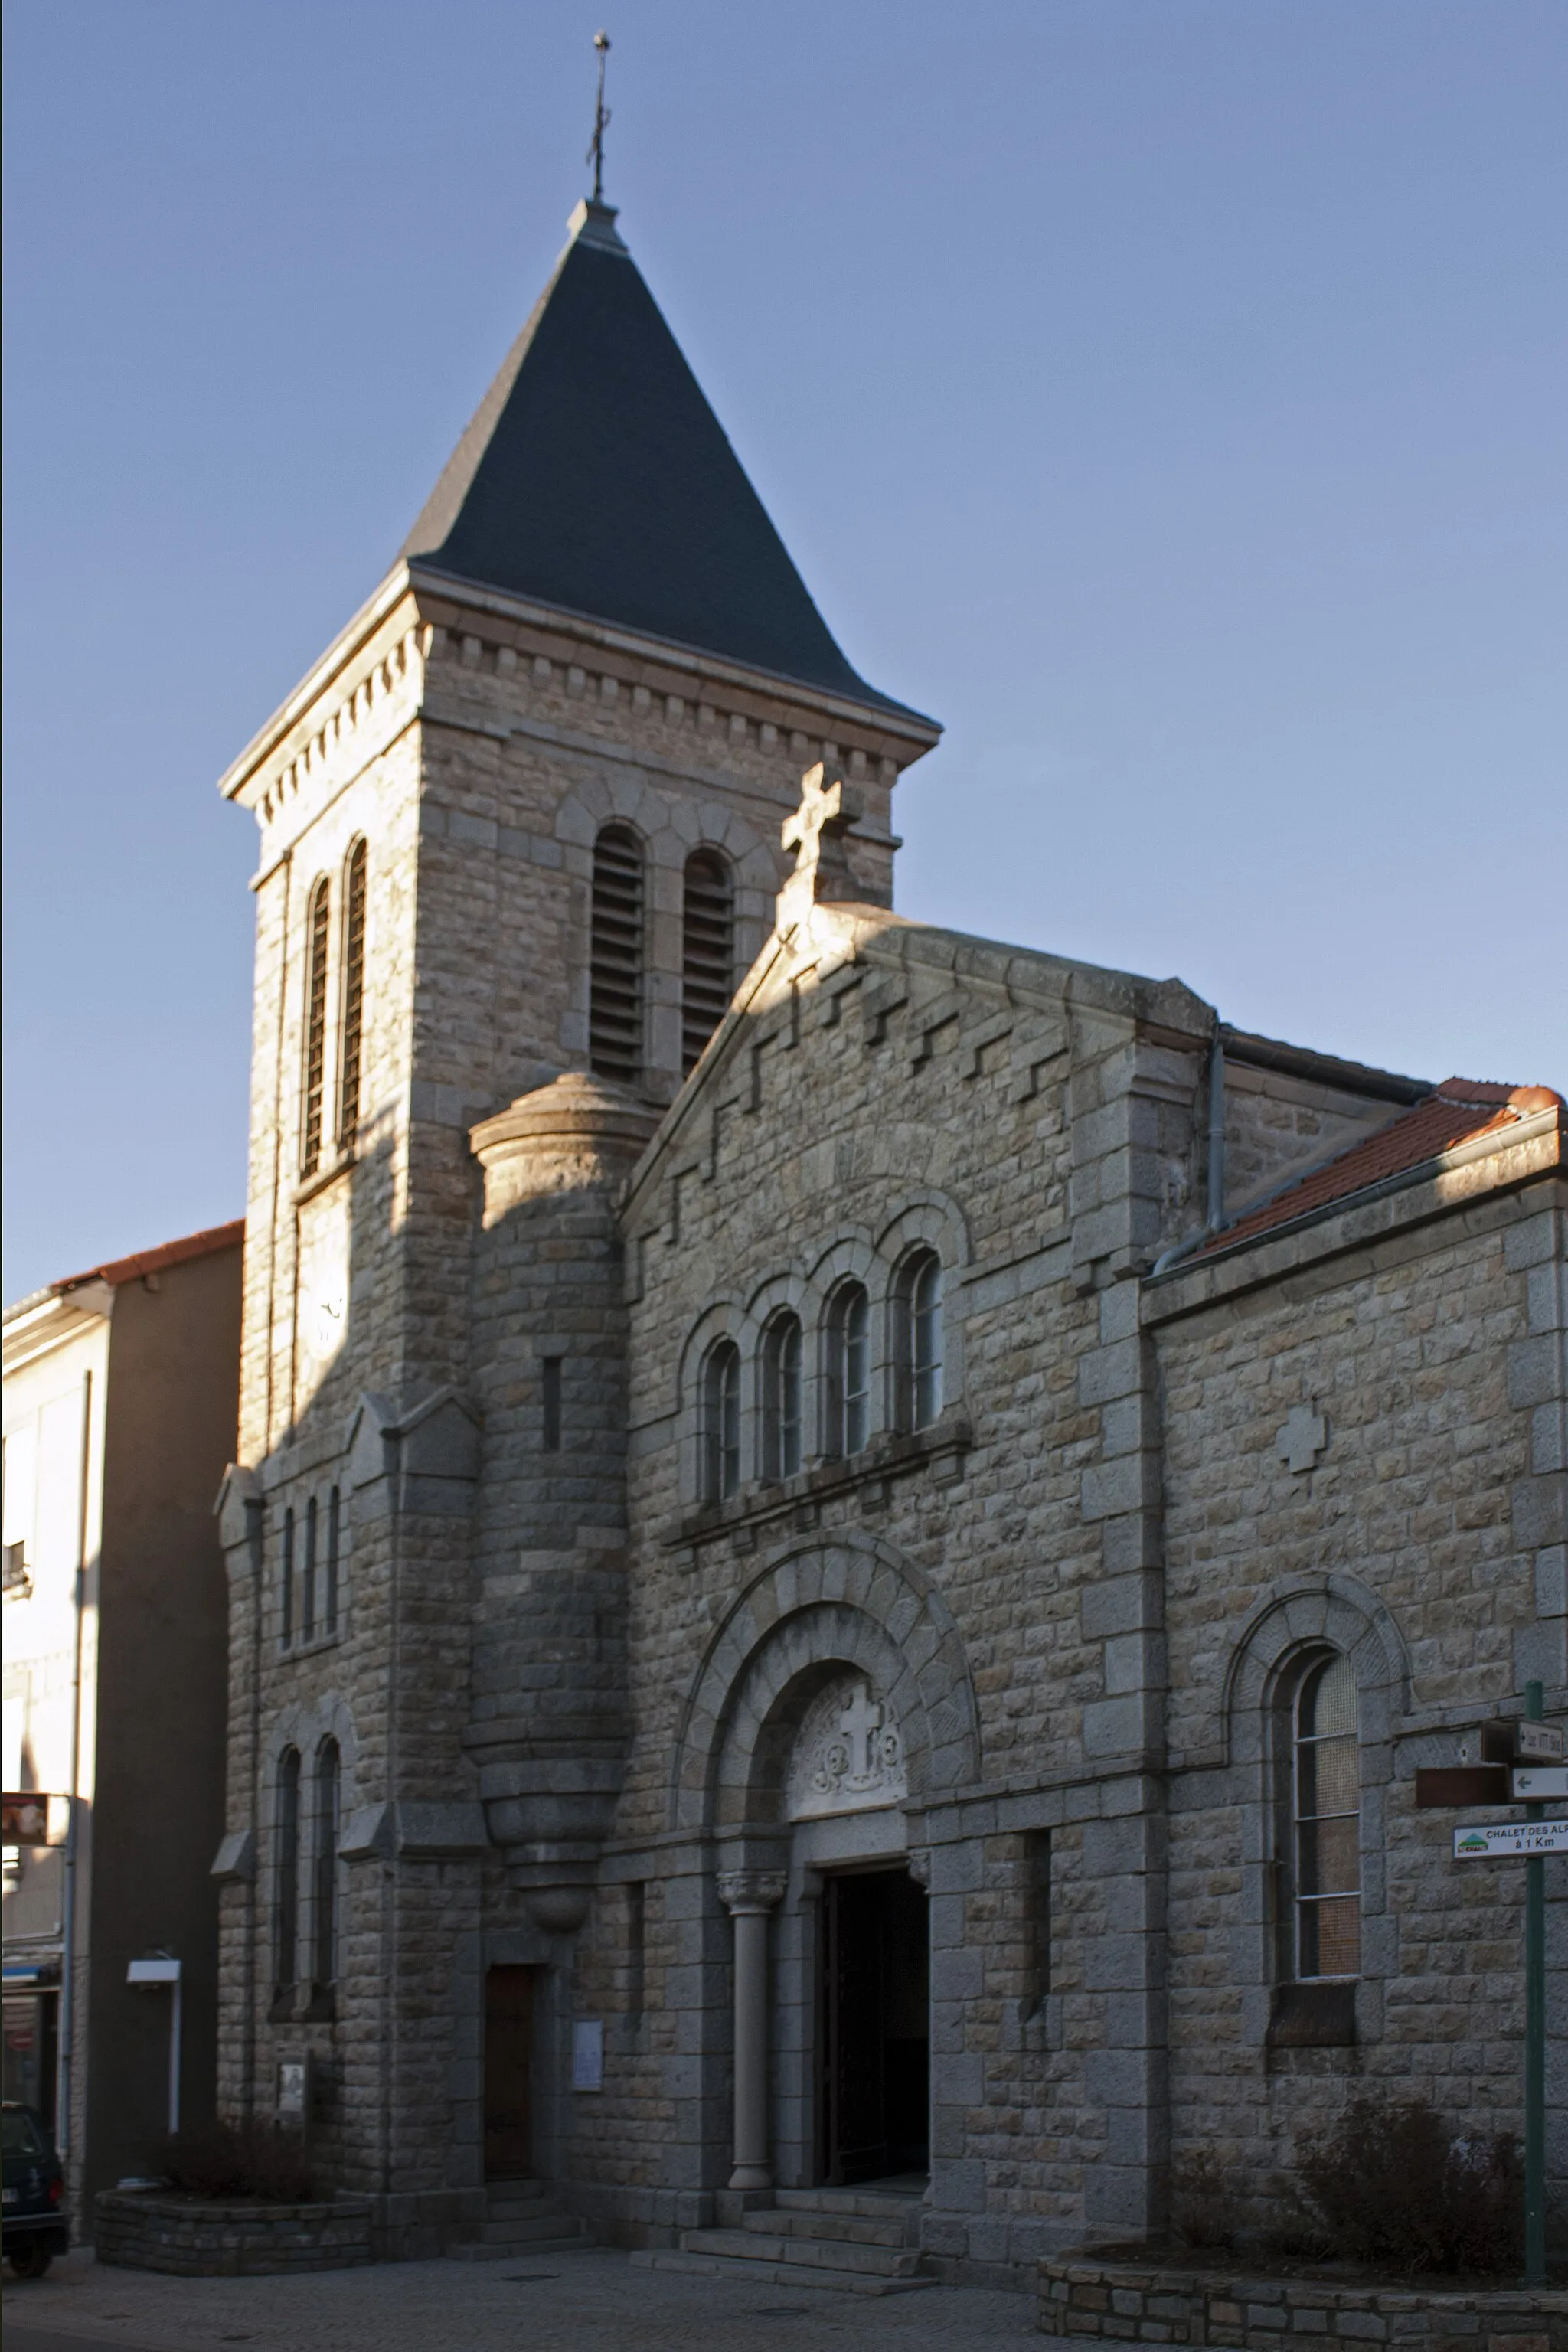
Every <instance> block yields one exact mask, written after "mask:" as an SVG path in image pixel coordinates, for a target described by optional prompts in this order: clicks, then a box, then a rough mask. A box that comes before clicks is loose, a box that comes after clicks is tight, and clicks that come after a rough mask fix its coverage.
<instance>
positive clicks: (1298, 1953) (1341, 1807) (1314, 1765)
mask: <svg viewBox="0 0 1568 2352" xmlns="http://www.w3.org/2000/svg"><path fill="white" fill-rule="evenodd" d="M1292 1716H1293V1722H1292V1726H1291V1730H1292V1738H1291V1764H1292V1772H1291V1800H1290V1811H1291V1832H1292V1834H1291V1846H1292V1853H1291V1864H1292V1873H1291V1874H1292V1877H1293V1880H1294V1885H1293V1886H1292V1888H1291V1895H1292V1907H1293V1913H1294V1922H1295V1938H1294V1941H1295V1952H1294V1956H1293V1957H1294V1963H1295V1966H1294V1973H1295V1976H1296V1978H1297V1979H1298V1981H1300V1982H1302V1983H1310V1982H1311V1981H1313V1980H1314V1979H1324V1978H1332V1977H1340V1978H1344V1977H1354V1976H1358V1975H1359V1974H1360V1973H1361V1748H1360V1741H1359V1738H1358V1736H1357V1723H1356V1685H1355V1669H1354V1668H1353V1667H1352V1664H1351V1662H1350V1660H1349V1659H1348V1658H1347V1657H1345V1656H1344V1655H1343V1654H1342V1653H1341V1652H1339V1651H1337V1650H1336V1651H1331V1653H1330V1654H1329V1655H1328V1656H1327V1657H1318V1658H1315V1659H1312V1660H1310V1661H1309V1663H1308V1664H1307V1665H1306V1666H1305V1667H1304V1668H1303V1670H1302V1672H1301V1675H1300V1679H1299V1681H1298V1683H1297V1685H1296V1692H1295V1701H1294V1706H1293V1707H1292Z"/></svg>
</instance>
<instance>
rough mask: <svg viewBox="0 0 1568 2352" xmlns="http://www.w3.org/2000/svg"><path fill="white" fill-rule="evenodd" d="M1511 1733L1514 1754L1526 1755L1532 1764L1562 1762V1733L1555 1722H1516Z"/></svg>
mask: <svg viewBox="0 0 1568 2352" xmlns="http://www.w3.org/2000/svg"><path fill="white" fill-rule="evenodd" d="M1513 1733H1514V1738H1513V1752H1514V1754H1515V1755H1516V1756H1519V1757H1527V1758H1528V1759H1529V1760H1530V1761H1531V1763H1532V1764H1559V1763H1561V1762H1562V1760H1563V1733H1562V1730H1561V1728H1560V1727H1559V1726H1558V1725H1556V1724H1555V1723H1516V1724H1515V1725H1514V1727H1513Z"/></svg>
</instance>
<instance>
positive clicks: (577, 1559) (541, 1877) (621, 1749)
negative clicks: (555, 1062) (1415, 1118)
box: [465, 1071, 658, 1932]
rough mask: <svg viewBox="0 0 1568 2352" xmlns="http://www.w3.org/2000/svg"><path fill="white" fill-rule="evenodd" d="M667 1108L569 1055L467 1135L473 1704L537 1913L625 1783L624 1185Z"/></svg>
mask: <svg viewBox="0 0 1568 2352" xmlns="http://www.w3.org/2000/svg"><path fill="white" fill-rule="evenodd" d="M657 1125H658V1112H657V1111H656V1110H654V1109H653V1108H651V1107H650V1106H649V1105H648V1104H647V1103H646V1102H645V1101H643V1099H642V1098H641V1097H639V1096H637V1095H636V1094H634V1093H632V1092H631V1091H630V1090H629V1089H628V1088H626V1087H620V1086H616V1085H615V1084H613V1083H612V1082H610V1081H609V1080H607V1079H604V1078H597V1077H592V1076H586V1075H584V1073H582V1072H578V1071H569V1072H567V1073H566V1074H565V1075H563V1076H561V1077H559V1078H556V1079H553V1080H552V1082H551V1083H550V1084H549V1085H547V1086H543V1087H537V1088H535V1089H534V1090H533V1091H532V1092H531V1093H530V1094H526V1095H523V1096H521V1097H519V1099H518V1100H517V1101H516V1102H514V1103H513V1104H512V1105H511V1106H510V1108H509V1109H507V1110H504V1111H502V1112H500V1114H499V1115H498V1116H497V1117H496V1118H489V1119H485V1120H483V1121H482V1122H481V1123H480V1124H479V1126H478V1127H476V1128H474V1129H473V1130H472V1132H471V1134H470V1138H469V1141H470V1143H471V1146H472V1149H473V1151H474V1154H475V1156H476V1158H477V1159H478V1160H479V1164H480V1166H481V1167H482V1169H483V1171H484V1180H485V1199H484V1213H483V1229H482V1232H481V1234H480V1235H479V1242H478V1246H477V1250H476V1281H475V1300H474V1386H475V1390H476V1392H477V1395H478V1397H479V1402H480V1403H481V1404H482V1407H483V1410H484V1415H485V1475H484V1479H483V1490H482V1499H481V1503H480V1509H479V1529H478V1541H477V1547H476V1568H477V1571H478V1582H479V1594H478V1602H477V1609H476V1621H475V1633H474V1655H473V1694H474V1704H473V1717H472V1720H471V1723H470V1725H469V1727H468V1732H467V1734H466V1735H465V1745H466V1746H467V1748H468V1751H469V1753H470V1754H471V1755H472V1757H473V1758H474V1760H475V1762H476V1764H477V1765H478V1767H479V1793H480V1796H481V1797H482V1799H483V1801H484V1804H485V1810H486V1816H487V1820H488V1822H489V1832H490V1836H491V1838H492V1839H493V1841H494V1842H495V1843H496V1844H497V1846H499V1847H500V1849H501V1851H502V1852H503V1853H504V1854H505V1857H506V1861H507V1866H508V1874H509V1876H510V1879H511V1881H512V1884H513V1885H516V1886H517V1887H518V1888H519V1889H520V1890H521V1892H522V1894H523V1895H524V1896H525V1899H526V1901H527V1903H528V1906H529V1909H530V1910H531V1913H532V1915H533V1916H534V1917H535V1919H536V1920H537V1921H538V1923H539V1924H540V1926H542V1927H546V1928H548V1929H551V1930H552V1931H555V1932H569V1931H570V1930H572V1929H574V1928H575V1927H578V1926H579V1925H580V1924H581V1922H582V1919H583V1917H584V1913H585V1911H586V1908H587V1903H588V1895H589V1890H590V1887H591V1885H592V1883H593V1878H594V1874H595V1867H596V1864H597V1859H598V1853H599V1849H600V1846H601V1844H602V1843H603V1840H604V1838H605V1835H606V1834H607V1832H608V1831H609V1828H610V1824H611V1821H612V1819H613V1816H614V1812H615V1807H616V1799H617V1797H618V1795H619V1792H620V1785H621V1773H622V1768H623V1765H624V1761H625V1757H626V1738H627V1709H626V1307H625V1300H624V1278H623V1273H622V1260H621V1242H620V1235H619V1232H618V1228H617V1225H616V1202H617V1199H618V1196H619V1194H620V1192H621V1188H622V1186H623V1185H624V1183H625V1181H626V1177H627V1175H628V1174H629V1173H630V1171H631V1170H632V1168H633V1167H634V1166H635V1164H636V1162H637V1159H638V1158H639V1157H640V1155H641V1153H642V1151H643V1150H644V1148H645V1147H646V1145H647V1142H648V1140H649V1139H650V1137H651V1136H652V1134H653V1132H654V1130H655V1129H656V1127H657Z"/></svg>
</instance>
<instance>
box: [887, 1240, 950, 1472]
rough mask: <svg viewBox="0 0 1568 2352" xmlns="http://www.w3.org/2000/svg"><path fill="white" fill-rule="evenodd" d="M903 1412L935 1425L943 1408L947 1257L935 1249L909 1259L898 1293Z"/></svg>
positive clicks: (907, 1418) (920, 1425) (909, 1423)
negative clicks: (941, 1255) (944, 1262)
mask: <svg viewBox="0 0 1568 2352" xmlns="http://www.w3.org/2000/svg"><path fill="white" fill-rule="evenodd" d="M896 1309H897V1318H898V1329H897V1335H896V1336H897V1343H898V1344H897V1361H898V1370H899V1388H900V1400H899V1418H900V1422H901V1423H902V1424H903V1426H904V1428H906V1429H929V1427H930V1426H931V1423H932V1422H933V1421H936V1420H937V1419H938V1418H939V1417H940V1415H941V1412H942V1260H941V1258H939V1257H938V1255H937V1254H936V1252H935V1251H934V1250H931V1249H921V1250H916V1251H915V1253H914V1255H912V1256H911V1257H908V1258H906V1259H905V1260H904V1263H903V1265H902V1266H901V1267H900V1273H899V1284H898V1290H897V1294H896Z"/></svg>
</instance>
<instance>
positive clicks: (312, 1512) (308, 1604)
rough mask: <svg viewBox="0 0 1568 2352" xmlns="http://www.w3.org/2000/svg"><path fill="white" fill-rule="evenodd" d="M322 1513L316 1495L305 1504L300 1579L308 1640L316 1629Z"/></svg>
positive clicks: (302, 1623)
mask: <svg viewBox="0 0 1568 2352" xmlns="http://www.w3.org/2000/svg"><path fill="white" fill-rule="evenodd" d="M320 1533H321V1511H320V1509H319V1507H318V1506H317V1502H316V1498H315V1496H314V1495H312V1496H311V1497H310V1501H309V1502H308V1503H307V1504H306V1506H305V1570H304V1574H303V1575H302V1576H301V1577H300V1640H301V1641H302V1642H308V1641H309V1640H310V1636H311V1635H312V1634H313V1633H314V1632H315V1630H316V1545H317V1541H318V1538H319V1537H320Z"/></svg>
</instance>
